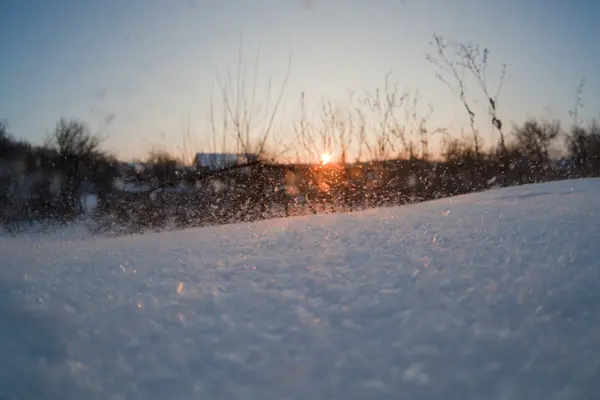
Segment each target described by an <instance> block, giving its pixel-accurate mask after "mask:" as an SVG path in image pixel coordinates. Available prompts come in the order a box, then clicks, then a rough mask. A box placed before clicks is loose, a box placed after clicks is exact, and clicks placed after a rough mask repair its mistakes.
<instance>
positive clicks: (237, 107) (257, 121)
mask: <svg viewBox="0 0 600 400" xmlns="http://www.w3.org/2000/svg"><path fill="white" fill-rule="evenodd" d="M242 58H243V56H242V44H241V41H240V48H239V58H238V65H237V70H236V73H235V77H234V76H232V74H231V73H230V72H227V73H226V74H225V77H224V78H223V77H221V76H220V75H218V76H217V83H218V91H219V94H220V96H221V101H222V107H223V115H222V126H221V128H220V129H222V131H221V132H220V133H219V132H218V129H219V128H218V127H217V124H216V115H215V110H214V107H212V106H211V110H210V119H211V128H212V136H213V144H216V137H217V136H218V135H219V134H220V135H222V137H221V139H222V143H221V145H222V147H223V150H225V148H226V147H228V146H229V144H228V142H227V138H228V137H230V136H233V140H234V141H235V147H236V150H237V152H239V153H245V154H253V155H256V156H257V157H259V158H265V157H267V153H269V151H268V149H269V146H268V142H269V141H270V142H277V141H278V138H277V137H276V136H277V134H278V133H279V132H277V131H278V130H277V129H276V122H277V121H276V120H277V118H278V115H279V113H280V111H281V108H282V101H283V95H284V93H285V89H286V86H287V82H288V80H289V77H290V72H291V56H290V57H289V59H288V65H287V69H286V71H285V74H284V77H283V81H282V83H281V85H280V86H279V88H278V90H277V93H276V96H275V99H274V100H272V98H271V95H272V90H273V81H272V79H271V78H269V80H268V84H267V93H266V99H265V100H264V104H260V105H259V104H257V102H258V99H257V96H258V93H257V90H258V88H257V86H258V69H259V61H260V51H258V52H257V54H256V58H255V63H254V69H253V71H252V82H251V86H250V87H248V82H247V77H248V76H247V73H248V71H247V70H246V69H244V66H243V63H242ZM273 150H274V149H273V148H271V150H270V152H271V153H272V152H273ZM271 156H274V155H273V154H271ZM275 156H276V155H275Z"/></svg>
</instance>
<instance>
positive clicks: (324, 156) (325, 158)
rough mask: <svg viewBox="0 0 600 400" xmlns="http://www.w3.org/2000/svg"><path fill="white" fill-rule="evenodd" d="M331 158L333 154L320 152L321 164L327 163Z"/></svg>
mask: <svg viewBox="0 0 600 400" xmlns="http://www.w3.org/2000/svg"><path fill="white" fill-rule="evenodd" d="M332 158H333V156H332V155H331V154H330V153H323V154H321V164H323V165H325V164H329V162H331V159H332Z"/></svg>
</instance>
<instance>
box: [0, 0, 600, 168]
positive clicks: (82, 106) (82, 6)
mask: <svg viewBox="0 0 600 400" xmlns="http://www.w3.org/2000/svg"><path fill="white" fill-rule="evenodd" d="M597 15H600V3H598V2H595V1H591V0H589V1H588V0H573V1H570V2H567V1H559V0H528V1H522V0H504V1H488V0H404V1H401V0H395V1H393V0H370V1H366V0H365V1H359V0H246V1H242V0H215V1H208V0H206V1H201V0H169V1H167V0H161V1H159V0H128V1H121V0H103V1H99V0H96V1H91V0H90V1H80V0H53V1H45V0H6V1H3V2H1V3H0V55H1V57H2V62H0V91H1V93H2V96H0V119H3V120H6V121H7V122H8V123H9V128H10V131H11V132H12V133H13V134H14V135H15V136H18V137H20V138H24V139H27V140H30V141H32V142H35V143H42V142H43V140H44V138H45V137H46V136H47V135H48V133H49V132H50V131H51V130H52V128H53V127H54V125H55V124H56V122H57V121H58V119H59V118H61V117H76V118H79V119H81V120H83V121H85V122H86V123H87V124H88V125H89V126H90V129H91V130H92V131H93V132H96V133H100V134H102V135H103V136H104V137H105V142H104V146H105V147H106V148H107V149H108V150H110V151H111V152H113V153H115V154H116V155H117V156H119V157H121V158H123V159H132V158H143V157H145V155H146V154H147V152H148V151H149V150H150V149H152V148H154V147H163V148H165V149H167V150H169V151H174V152H177V151H185V152H189V151H196V150H197V151H207V150H210V149H209V148H207V146H208V147H210V146H209V145H208V144H207V143H209V142H210V140H211V138H212V135H211V134H210V129H209V124H208V121H209V118H208V115H209V111H210V109H211V104H212V105H213V107H214V108H213V109H214V110H216V112H217V113H218V112H219V110H222V109H223V107H222V101H219V100H218V94H219V91H218V88H219V86H218V82H219V77H220V79H221V82H223V80H224V77H225V76H226V75H227V72H228V71H231V72H232V73H233V74H234V76H235V72H236V68H237V65H238V61H239V60H240V59H241V60H242V65H243V68H242V70H243V71H246V73H247V79H246V82H247V85H248V87H250V86H252V87H255V88H256V93H257V94H256V98H257V104H258V103H261V105H262V106H263V108H262V109H261V111H264V110H267V109H269V107H271V108H272V105H273V104H274V99H275V98H276V97H277V96H276V95H277V92H278V90H279V88H280V87H281V86H282V82H284V78H285V75H286V71H287V69H288V65H290V66H291V68H290V70H289V71H290V74H289V79H288V80H287V83H286V84H285V92H284V96H283V98H282V107H281V109H280V113H279V114H278V118H277V124H278V125H277V127H278V129H277V131H278V132H280V133H281V138H282V140H284V141H287V142H294V134H293V133H292V123H293V122H294V121H296V120H297V117H298V115H299V111H298V110H299V104H300V95H301V93H304V94H305V101H306V105H307V108H308V109H309V110H310V111H311V112H310V113H309V114H310V118H312V117H316V116H317V114H315V112H316V111H317V110H318V108H319V106H320V105H321V104H322V101H323V99H330V100H332V101H333V102H334V103H336V104H350V100H349V99H350V98H351V96H354V97H352V98H353V99H356V98H357V97H356V96H358V95H363V94H364V93H366V92H370V93H373V92H374V90H375V89H376V88H382V87H383V85H384V81H385V77H386V74H388V73H391V74H392V75H391V76H392V77H393V78H394V79H395V80H397V82H398V84H399V87H400V89H401V90H406V91H411V92H413V93H414V92H415V91H416V90H418V91H419V93H420V98H421V104H422V105H423V106H424V105H431V106H432V107H433V108H434V110H435V111H434V114H433V117H432V119H431V121H430V128H432V129H433V128H435V127H446V128H448V129H449V130H450V131H451V133H452V134H453V135H454V136H457V135H458V136H459V135H460V130H461V127H463V126H464V127H467V124H466V119H465V113H464V110H463V109H462V108H461V105H460V102H459V101H458V99H457V96H456V95H455V94H454V93H453V92H452V91H451V90H450V89H449V88H448V87H447V86H445V85H444V84H443V83H442V82H440V81H439V80H438V79H437V78H436V76H435V73H436V68H435V67H434V66H433V65H431V64H430V63H429V62H428V61H427V60H426V58H425V54H426V53H427V52H430V51H431V50H432V49H433V48H432V47H431V46H430V42H431V39H432V35H433V34H434V33H437V34H440V35H443V36H444V37H447V38H449V39H454V40H458V41H461V42H472V43H475V44H479V45H481V46H483V47H487V48H489V49H490V58H489V64H490V70H489V73H488V80H489V86H490V88H491V89H492V90H495V87H496V85H497V84H498V80H499V76H500V74H499V71H500V66H501V65H502V64H506V65H507V70H506V71H507V72H506V78H505V82H504V86H503V89H502V92H501V94H500V97H499V101H498V104H499V113H500V117H501V119H503V121H504V123H505V126H507V125H510V122H511V121H514V122H520V121H523V120H524V119H525V118H527V117H531V116H540V117H551V118H559V119H562V120H563V121H566V122H568V111H569V109H571V108H572V107H573V103H574V101H575V95H576V91H577V87H578V85H579V84H580V82H581V80H582V78H584V77H585V79H586V81H585V87H584V93H583V102H584V106H585V108H584V109H583V110H582V112H581V115H582V117H584V118H593V117H597V116H598V111H600V107H599V106H600V98H599V95H598V94H599V93H600V77H598V75H597V74H595V73H594V72H596V69H597V68H596V67H597V65H599V63H600V50H598V48H597V43H596V40H597V38H598V37H600V26H599V25H598V24H597V22H596V20H595V16H597ZM240 49H241V50H242V55H241V57H240ZM257 54H259V57H256V55H257ZM256 58H258V60H259V64H258V69H257V70H258V75H257V76H258V77H257V80H256V81H254V80H253V79H252V76H253V75H252V70H253V69H254V65H255V62H254V60H255V59H256ZM269 81H270V82H271V92H270V93H271V94H270V96H268V93H269V92H268V88H269ZM253 82H256V84H255V85H252V83H253ZM234 86H235V85H234ZM247 90H248V92H250V89H247ZM473 96H476V95H475V94H473ZM267 100H269V101H267ZM483 107H484V106H483V105H480V106H479V109H478V110H481V111H482V113H484V112H485V109H484V108H483ZM261 115H266V114H261ZM262 120H264V118H263V119H262ZM481 131H482V135H483V136H484V140H485V142H486V143H487V144H491V143H492V142H494V141H496V137H495V136H493V134H492V133H491V132H490V131H491V129H490V128H489V126H488V125H487V124H484V125H482V127H481ZM191 137H193V138H194V140H193V141H190V139H189V138H191ZM184 138H187V139H184ZM184 141H185V142H186V144H185V145H184V144H183V143H184ZM184 147H185V148H184Z"/></svg>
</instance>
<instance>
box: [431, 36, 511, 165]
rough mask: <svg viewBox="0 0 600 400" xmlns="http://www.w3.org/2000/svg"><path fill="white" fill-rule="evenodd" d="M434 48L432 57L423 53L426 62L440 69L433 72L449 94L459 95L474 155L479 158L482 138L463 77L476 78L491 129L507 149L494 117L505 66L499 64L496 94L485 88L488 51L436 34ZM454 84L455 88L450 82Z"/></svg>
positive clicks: (486, 85)
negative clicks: (496, 132) (468, 125)
mask: <svg viewBox="0 0 600 400" xmlns="http://www.w3.org/2000/svg"><path fill="white" fill-rule="evenodd" d="M432 45H433V47H434V48H435V54H430V53H428V54H426V59H427V60H428V61H429V62H430V63H432V64H433V65H435V66H436V67H438V68H439V70H440V71H439V72H437V73H436V76H437V78H438V79H440V80H441V81H442V82H444V83H445V84H446V85H447V86H448V87H449V88H450V89H451V90H452V91H454V92H457V93H458V97H459V99H460V101H461V103H462V105H463V107H464V109H465V111H466V113H467V115H468V117H469V123H470V127H471V132H472V135H473V142H474V143H475V152H476V153H477V154H478V155H479V154H480V152H481V136H480V134H479V130H478V129H477V127H476V124H475V112H474V109H473V106H472V103H473V101H472V100H469V99H468V98H467V93H468V87H467V83H466V76H465V75H466V74H469V75H470V76H471V77H472V78H474V79H475V81H476V82H477V85H478V86H479V89H480V90H481V92H482V93H483V95H484V96H485V98H486V101H487V102H488V114H489V116H490V118H491V123H492V126H493V128H495V129H496V130H497V131H498V133H499V135H500V147H501V149H502V150H503V151H505V150H506V141H505V137H504V132H503V130H502V121H501V120H500V118H498V115H497V106H498V96H499V95H500V92H501V90H502V86H503V84H504V78H505V76H506V65H505V64H503V65H502V69H501V74H500V79H499V83H498V86H497V89H496V92H495V93H493V94H492V93H491V92H490V90H489V89H488V83H487V70H488V58H489V50H488V49H487V48H481V47H480V46H478V45H473V44H465V43H456V42H448V41H446V40H445V39H444V38H443V37H442V36H440V35H438V34H434V35H433V43H432ZM449 79H450V80H453V81H454V85H453V84H451V83H450V81H449Z"/></svg>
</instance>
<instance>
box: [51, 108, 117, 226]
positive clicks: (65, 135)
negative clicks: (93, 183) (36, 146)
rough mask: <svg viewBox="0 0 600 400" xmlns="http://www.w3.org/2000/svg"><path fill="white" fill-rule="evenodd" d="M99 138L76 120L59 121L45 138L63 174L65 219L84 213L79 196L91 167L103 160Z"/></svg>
mask: <svg viewBox="0 0 600 400" xmlns="http://www.w3.org/2000/svg"><path fill="white" fill-rule="evenodd" d="M100 144H101V139H100V138H99V137H98V136H96V135H93V134H92V133H91V132H90V130H89V129H88V127H87V125H85V124H84V123H83V122H80V121H79V120H76V119H65V118H61V119H60V121H58V123H57V124H56V127H55V129H54V132H52V134H51V135H50V137H49V138H48V141H47V143H46V145H47V147H49V148H51V149H53V150H55V151H56V152H57V160H56V167H57V168H58V169H59V170H60V171H61V172H62V173H63V175H64V181H63V184H62V187H61V205H62V206H63V211H64V215H63V216H64V217H68V216H74V215H76V214H78V213H80V212H82V211H83V207H82V204H81V199H80V194H81V191H82V188H83V183H84V182H85V180H86V179H87V178H89V177H90V176H91V175H92V174H93V171H92V170H93V168H94V165H96V164H97V162H98V160H100V159H103V158H105V154H104V153H103V152H102V151H101V149H100Z"/></svg>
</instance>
